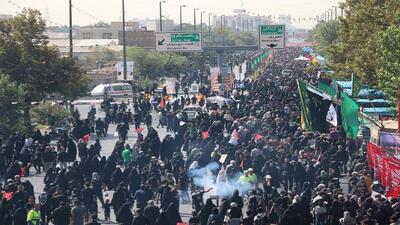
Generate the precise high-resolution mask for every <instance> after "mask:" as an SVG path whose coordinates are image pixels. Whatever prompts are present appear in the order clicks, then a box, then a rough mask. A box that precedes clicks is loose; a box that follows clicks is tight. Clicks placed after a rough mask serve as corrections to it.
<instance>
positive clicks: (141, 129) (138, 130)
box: [135, 127, 144, 134]
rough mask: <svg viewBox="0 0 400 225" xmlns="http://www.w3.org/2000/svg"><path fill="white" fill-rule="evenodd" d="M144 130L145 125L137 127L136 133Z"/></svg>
mask: <svg viewBox="0 0 400 225" xmlns="http://www.w3.org/2000/svg"><path fill="white" fill-rule="evenodd" d="M143 131H144V128H143V127H139V128H137V129H135V132H136V133H139V134H140V133H142V132H143Z"/></svg>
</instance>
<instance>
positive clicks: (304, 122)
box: [297, 80, 312, 130]
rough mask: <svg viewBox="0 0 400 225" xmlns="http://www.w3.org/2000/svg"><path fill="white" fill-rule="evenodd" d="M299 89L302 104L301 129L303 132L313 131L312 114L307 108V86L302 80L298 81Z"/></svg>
mask: <svg viewBox="0 0 400 225" xmlns="http://www.w3.org/2000/svg"><path fill="white" fill-rule="evenodd" d="M297 89H298V91H299V97H300V104H301V121H300V124H301V128H302V129H303V130H312V126H311V114H310V111H309V108H308V107H307V104H306V100H307V99H308V96H307V84H306V83H304V81H302V80H297Z"/></svg>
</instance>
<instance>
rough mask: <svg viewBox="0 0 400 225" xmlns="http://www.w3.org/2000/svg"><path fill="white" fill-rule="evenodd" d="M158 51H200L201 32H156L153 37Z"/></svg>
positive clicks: (201, 43) (201, 48)
mask: <svg viewBox="0 0 400 225" xmlns="http://www.w3.org/2000/svg"><path fill="white" fill-rule="evenodd" d="M155 41H156V43H155V46H156V51H158V52H201V51H203V40H202V36H201V33H180V32H158V33H156V38H155Z"/></svg>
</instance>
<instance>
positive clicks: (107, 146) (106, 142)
mask: <svg viewBox="0 0 400 225" xmlns="http://www.w3.org/2000/svg"><path fill="white" fill-rule="evenodd" d="M125 102H127V101H125ZM76 107H77V109H78V110H79V112H80V115H81V117H86V115H87V113H88V111H89V109H90V105H78V106H76ZM99 107H100V106H99V105H97V114H96V117H101V118H104V113H103V112H101V111H100V110H99ZM128 108H130V109H131V110H132V111H133V109H132V105H128ZM157 124H158V118H157V116H156V115H155V114H153V127H154V128H155V129H156V130H157V132H158V134H159V137H160V139H161V140H162V139H163V138H164V137H165V136H166V135H167V134H172V133H167V132H166V128H156V126H157ZM144 127H145V126H144ZM130 128H131V129H130V132H129V134H128V139H127V143H128V144H130V145H133V144H134V143H135V142H136V139H137V133H135V132H132V131H133V130H134V127H133V126H132V125H131V127H130ZM115 129H116V125H114V124H110V126H109V129H108V135H107V137H105V138H104V137H103V138H100V143H101V145H102V151H101V155H102V156H103V155H105V156H109V155H110V154H111V152H112V150H113V148H114V145H115V143H116V141H117V140H118V137H114V132H115ZM143 134H144V135H146V134H147V128H146V127H145V130H144V133H143ZM95 139H96V135H92V137H91V140H90V141H89V144H90V143H93V142H94V140H95ZM30 172H31V175H30V176H29V177H25V178H23V179H28V180H30V181H31V183H32V184H33V186H34V188H35V195H36V196H37V195H39V194H40V193H41V192H42V190H43V187H44V183H43V179H44V175H45V174H44V173H41V174H35V171H34V169H33V168H31V171H30ZM348 180H349V178H348V177H344V178H342V179H340V182H341V187H342V189H343V191H344V192H345V193H346V192H347V190H348ZM103 194H104V195H105V194H108V196H109V198H110V200H111V197H112V194H113V191H104V192H103ZM204 198H207V196H205V197H204ZM215 203H216V202H215ZM98 205H99V207H98V208H99V219H100V220H101V221H100V222H101V223H103V224H106V222H105V221H103V219H104V213H103V209H102V208H101V205H100V202H99V201H98ZM191 212H192V205H191V203H188V204H182V203H181V205H180V213H181V217H182V219H183V221H184V222H187V221H188V220H189V218H190V216H191ZM111 221H115V216H114V213H113V211H112V212H111ZM109 223H115V222H108V224H109Z"/></svg>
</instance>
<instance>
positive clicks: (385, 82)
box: [377, 25, 400, 103]
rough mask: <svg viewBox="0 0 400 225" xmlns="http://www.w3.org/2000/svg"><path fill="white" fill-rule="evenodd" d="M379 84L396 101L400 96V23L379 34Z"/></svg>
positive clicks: (387, 95) (388, 96)
mask: <svg viewBox="0 0 400 225" xmlns="http://www.w3.org/2000/svg"><path fill="white" fill-rule="evenodd" d="M377 59H378V74H377V79H378V86H379V87H380V88H381V89H382V90H383V91H384V92H385V94H386V97H387V98H388V99H389V100H390V101H391V102H392V103H396V102H397V100H398V99H399V98H400V75H399V74H400V28H399V27H398V25H393V26H390V27H389V29H387V30H386V31H383V32H381V33H380V34H379V39H378V49H377Z"/></svg>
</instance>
